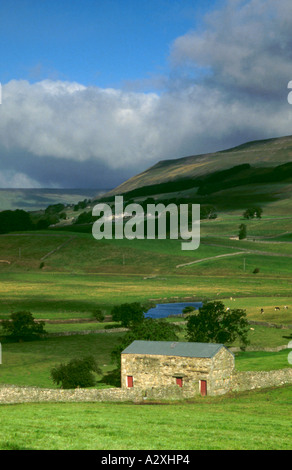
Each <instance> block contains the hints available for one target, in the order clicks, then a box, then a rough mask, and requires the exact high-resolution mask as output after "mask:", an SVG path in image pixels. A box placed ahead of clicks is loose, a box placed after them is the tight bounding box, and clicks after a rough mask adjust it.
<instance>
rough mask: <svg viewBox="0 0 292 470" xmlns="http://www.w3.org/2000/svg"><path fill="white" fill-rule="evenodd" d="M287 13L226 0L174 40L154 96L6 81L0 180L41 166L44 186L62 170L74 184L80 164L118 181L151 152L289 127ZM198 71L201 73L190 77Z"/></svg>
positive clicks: (291, 53)
mask: <svg viewBox="0 0 292 470" xmlns="http://www.w3.org/2000/svg"><path fill="white" fill-rule="evenodd" d="M291 13H292V4H291V2H290V0H277V2H274V0H273V1H272V0H265V1H263V0H250V1H244V2H243V1H238V0H236V1H235V0H230V1H228V2H226V6H225V7H224V8H222V9H221V10H220V11H217V12H213V13H212V14H211V15H209V16H207V17H206V22H205V26H204V29H202V30H201V31H196V32H189V33H187V34H186V35H184V36H181V37H180V38H177V40H176V41H175V42H174V44H173V47H172V52H171V64H172V74H171V75H170V77H169V79H168V81H167V80H165V83H167V84H168V86H167V87H166V89H165V90H164V92H163V93H161V94H156V93H143V92H137V91H136V92H129V91H127V90H114V89H101V88H97V87H85V86H83V85H82V84H79V83H75V82H72V83H71V82H62V81H53V80H43V81H40V82H38V83H33V84H31V83H29V82H27V81H17V80H11V81H10V82H8V83H7V84H5V85H3V87H2V91H3V93H2V104H1V106H0V156H1V155H2V162H1V159H0V171H1V165H2V168H3V169H2V174H0V186H2V187H3V185H7V181H8V182H10V183H9V184H11V185H13V186H14V187H15V185H16V184H18V185H21V184H22V185H26V186H27V185H28V184H32V185H33V186H34V187H35V185H37V184H40V183H39V182H40V181H41V182H42V184H44V180H45V178H46V176H45V175H44V170H41V169H42V168H43V169H44V168H45V169H46V171H47V172H48V173H50V176H48V177H47V181H48V184H50V185H54V184H55V185H62V180H64V178H65V176H66V181H67V184H71V185H72V186H75V187H76V186H79V184H78V174H79V173H80V169H81V166H82V165H83V167H84V168H85V170H86V168H87V167H88V168H90V169H91V174H88V177H89V178H91V182H92V181H93V178H94V175H92V171H96V179H97V180H98V181H100V180H101V179H102V174H103V172H104V174H107V178H111V176H110V172H112V175H114V176H115V181H116V180H117V178H118V177H119V175H120V177H121V178H122V177H124V175H125V173H126V172H127V171H128V172H129V175H130V174H134V173H135V172H138V171H142V170H144V169H146V168H147V167H149V166H150V165H152V164H154V163H156V162H157V161H158V160H162V159H169V158H178V157H183V156H186V155H192V154H198V153H206V152H209V151H215V150H220V149H223V148H227V147H230V146H232V145H236V144H239V143H242V142H244V141H246V140H250V139H257V138H258V139H260V138H268V137H276V136H280V135H285V134H291V133H292V132H291V127H292V116H291V112H292V108H291V106H289V104H288V102H287V95H288V90H287V84H288V82H289V81H290V80H291V79H292V66H291V65H292V64H291V59H292V39H291V30H292V14H291ZM198 70H199V71H200V70H203V71H204V70H207V74H206V75H204V74H203V75H199V76H200V77H201V78H200V79H199V80H197V81H195V80H194V79H193V78H192V77H193V76H194V74H193V71H198ZM174 77H175V78H174ZM1 149H2V150H1ZM4 156H5V158H4ZM66 162H67V163H66ZM106 169H109V172H108V171H107V170H106ZM3 170H5V171H6V173H5V174H4V173H3ZM73 170H74V171H73ZM88 171H89V170H88ZM7 172H10V173H9V175H8V173H7ZM70 172H72V177H71V179H70ZM1 175H2V176H1ZM113 180H114V178H113ZM5 181H6V183H5ZM70 181H71V183H70ZM91 184H92V183H91ZM108 184H109V185H110V184H111V183H110V181H108ZM6 187H7V186H6Z"/></svg>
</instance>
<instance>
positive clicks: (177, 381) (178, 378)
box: [176, 377, 183, 387]
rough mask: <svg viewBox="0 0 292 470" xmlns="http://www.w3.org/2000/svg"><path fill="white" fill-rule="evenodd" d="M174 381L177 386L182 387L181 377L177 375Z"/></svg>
mask: <svg viewBox="0 0 292 470" xmlns="http://www.w3.org/2000/svg"><path fill="white" fill-rule="evenodd" d="M176 383H177V385H178V386H179V387H182V386H183V379H182V377H177V378H176Z"/></svg>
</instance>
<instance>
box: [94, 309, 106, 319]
mask: <svg viewBox="0 0 292 470" xmlns="http://www.w3.org/2000/svg"><path fill="white" fill-rule="evenodd" d="M92 316H93V318H94V319H95V320H96V321H98V322H103V320H104V314H103V312H102V310H100V308H98V309H96V310H94V311H93V312H92Z"/></svg>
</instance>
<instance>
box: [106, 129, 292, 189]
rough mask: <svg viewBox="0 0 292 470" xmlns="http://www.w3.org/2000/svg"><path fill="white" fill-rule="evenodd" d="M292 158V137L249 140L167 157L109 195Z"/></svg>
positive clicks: (280, 162) (261, 166)
mask: <svg viewBox="0 0 292 470" xmlns="http://www.w3.org/2000/svg"><path fill="white" fill-rule="evenodd" d="M291 160H292V136H286V137H280V138H275V139H268V140H260V141H255V142H248V143H245V144H243V145H239V146H237V147H234V148H232V149H228V150H225V151H221V152H215V153H210V154H204V155H195V156H190V157H184V158H179V159H176V160H163V161H161V162H159V163H157V164H156V165H154V166H153V167H151V168H149V169H147V170H146V171H144V172H142V173H140V174H139V175H136V176H134V177H133V178H131V179H130V180H128V181H126V182H124V183H123V184H121V185H120V186H118V187H117V188H115V189H114V190H113V191H111V192H109V193H108V194H109V195H110V194H121V193H126V192H128V191H131V190H133V189H136V188H141V187H143V186H150V185H154V184H160V183H164V182H167V181H173V180H177V179H181V178H198V177H200V176H203V175H209V174H211V173H215V172H218V171H222V170H227V169H229V168H232V167H235V166H237V165H243V164H250V165H252V166H253V167H255V168H258V169H259V168H269V167H275V166H279V165H283V164H285V163H289V162H291Z"/></svg>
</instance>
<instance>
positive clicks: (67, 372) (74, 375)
mask: <svg viewBox="0 0 292 470" xmlns="http://www.w3.org/2000/svg"><path fill="white" fill-rule="evenodd" d="M94 373H96V374H100V373H101V370H100V368H99V367H98V365H97V363H96V361H95V359H94V357H93V356H87V357H84V358H83V359H71V361H69V362H68V363H67V364H60V365H59V366H55V367H53V368H52V369H51V378H52V380H53V382H54V383H55V384H57V385H59V384H61V388H66V389H70V388H77V387H93V386H94V385H95V384H96V380H95V377H94Z"/></svg>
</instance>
